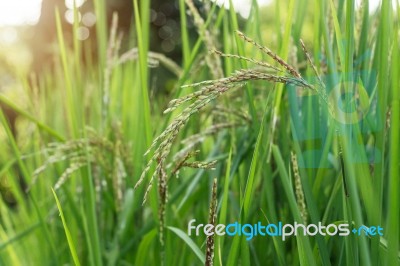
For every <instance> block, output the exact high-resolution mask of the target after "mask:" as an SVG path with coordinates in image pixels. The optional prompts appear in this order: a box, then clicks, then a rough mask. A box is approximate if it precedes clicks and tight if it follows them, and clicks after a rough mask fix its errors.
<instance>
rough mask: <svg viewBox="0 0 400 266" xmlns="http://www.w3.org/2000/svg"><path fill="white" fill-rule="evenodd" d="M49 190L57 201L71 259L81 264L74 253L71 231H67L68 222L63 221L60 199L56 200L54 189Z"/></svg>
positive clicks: (76, 263)
mask: <svg viewBox="0 0 400 266" xmlns="http://www.w3.org/2000/svg"><path fill="white" fill-rule="evenodd" d="M51 191H52V192H53V195H54V198H55V200H56V203H57V208H58V211H59V212H60V216H61V221H62V223H63V227H64V231H65V236H66V237H67V241H68V246H69V250H70V251H71V255H72V259H73V260H74V263H75V265H81V264H80V262H79V258H78V254H77V253H76V247H75V243H74V241H73V239H72V236H71V233H70V232H69V229H68V224H67V222H66V221H65V217H64V213H63V210H62V208H61V204H60V201H59V200H58V197H57V194H56V192H55V191H54V189H51Z"/></svg>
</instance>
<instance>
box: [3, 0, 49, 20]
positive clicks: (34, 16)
mask: <svg viewBox="0 0 400 266" xmlns="http://www.w3.org/2000/svg"><path fill="white" fill-rule="evenodd" d="M41 2H42V0H12V1H7V0H0V26H15V25H22V24H35V23H36V22H37V21H38V20H39V16H40V7H41Z"/></svg>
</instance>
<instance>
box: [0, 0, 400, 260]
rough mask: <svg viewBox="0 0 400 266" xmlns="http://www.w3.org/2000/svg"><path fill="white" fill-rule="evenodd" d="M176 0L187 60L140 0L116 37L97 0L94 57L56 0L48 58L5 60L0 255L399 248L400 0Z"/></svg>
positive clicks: (279, 255)
mask: <svg viewBox="0 0 400 266" xmlns="http://www.w3.org/2000/svg"><path fill="white" fill-rule="evenodd" d="M176 2H177V3H176V4H177V5H178V6H179V11H180V14H179V16H180V21H179V27H180V42H181V44H180V49H181V51H180V53H181V55H182V60H181V62H176V61H174V60H173V59H171V58H169V57H168V56H167V55H166V54H162V53H158V52H154V51H151V50H150V48H149V47H150V40H151V38H150V35H151V32H150V31H151V29H150V25H149V20H150V4H151V2H150V1H149V0H142V1H138V0H133V9H134V10H133V12H134V23H133V27H132V29H131V33H130V34H131V36H129V43H128V44H126V45H127V46H128V48H127V49H122V48H121V46H123V45H121V40H122V39H121V38H120V35H119V34H118V32H119V31H118V28H117V27H116V25H117V23H116V20H117V19H118V18H117V16H114V18H113V20H114V23H111V25H109V26H107V23H106V21H107V20H106V13H105V12H106V3H105V1H102V0H94V7H95V14H96V18H97V23H96V35H97V38H96V40H94V41H95V42H96V43H95V45H96V48H97V49H96V50H97V52H96V56H95V57H94V58H90V54H91V53H89V52H88V51H87V50H88V49H87V47H85V46H84V45H83V44H82V42H81V41H79V40H78V38H75V39H73V43H72V45H68V43H67V42H66V36H65V35H64V31H63V28H62V27H63V26H62V23H61V20H62V17H61V15H60V14H59V12H57V11H56V12H57V13H56V21H55V23H54V27H56V29H57V33H58V35H57V46H56V47H57V52H56V55H55V59H56V61H55V62H56V63H55V65H54V67H52V68H51V69H48V70H46V71H44V72H42V73H41V74H40V75H37V76H36V77H35V78H34V82H32V76H27V75H21V74H20V73H19V71H18V70H15V73H13V75H14V76H15V80H16V84H17V85H16V86H18V87H20V88H21V90H20V92H19V93H18V96H17V97H15V96H14V97H11V96H9V95H7V94H5V93H1V94H0V103H1V106H2V109H0V123H1V126H0V139H1V143H2V149H1V151H0V184H1V186H0V189H1V190H0V192H1V195H2V197H1V198H0V265H202V264H205V265H399V264H400V247H399V244H400V226H399V222H400V217H399V215H400V196H399V189H400V177H399V176H400V165H399V158H400V146H399V145H400V143H399V137H400V124H399V121H400V117H399V116H400V110H399V108H400V101H399V100H400V62H399V58H400V56H399V51H400V49H399V48H400V44H399V37H400V30H399V26H400V21H399V13H398V12H399V8H398V7H399V6H400V2H399V1H393V4H392V3H391V1H385V0H383V1H382V2H381V4H380V5H379V7H378V8H377V9H371V8H370V6H369V4H368V1H360V2H361V4H359V2H358V1H354V0H348V1H344V0H324V1H308V0H284V1H274V2H272V3H270V4H269V5H266V6H259V5H258V3H257V1H255V0H253V1H251V6H250V13H249V16H248V18H246V19H245V18H243V17H241V16H240V14H238V13H237V12H236V11H237V10H235V8H234V5H233V3H231V4H230V5H229V7H226V8H224V7H220V6H218V5H217V4H215V3H214V2H209V1H202V8H199V5H198V4H197V3H193V1H192V0H177V1H176ZM74 12H75V16H77V14H78V13H77V12H78V10H77V9H74ZM190 25H191V26H190ZM72 28H73V33H74V36H75V34H76V33H77V32H78V30H79V21H78V20H75V22H74V24H73V25H72ZM193 31H196V35H195V38H193V37H191V36H193ZM82 58H87V61H88V62H92V63H87V62H86V63H84V62H83V59H82ZM165 72H168V73H169V75H170V76H172V78H171V79H170V81H168V84H167V83H165V84H164V83H162V82H154V80H155V79H157V77H159V76H160V75H162V73H165ZM1 75H2V72H0V76H1ZM171 84H172V85H171ZM168 86H169V87H168ZM3 106H4V107H3ZM6 109H7V110H12V111H13V112H14V113H16V114H17V115H18V118H17V119H18V120H17V124H16V128H17V129H16V130H17V133H16V132H15V129H13V128H12V126H11V125H10V123H8V120H9V117H8V116H7V114H6V111H5V110H6ZM193 219H195V221H193ZM235 223H236V226H238V227H237V228H238V230H237V232H235V233H232V234H230V232H233V231H230V232H229V230H228V227H227V228H226V229H227V231H224V232H225V234H224V235H222V234H217V231H218V226H217V224H222V225H228V224H235ZM199 224H203V227H199V229H198V230H197V229H195V228H197V226H198V225H199ZM205 224H211V225H214V227H212V229H210V230H208V229H206V227H204V225H205ZM239 224H240V225H247V226H246V229H243V230H244V231H241V229H239ZM295 224H297V225H299V224H301V225H303V226H304V227H301V226H299V227H301V228H300V229H299V231H298V233H297V234H296V235H294V232H292V233H291V234H289V232H288V231H287V232H286V233H288V234H287V236H286V237H282V233H285V230H286V229H288V230H289V229H291V227H285V225H295ZM343 224H347V226H348V227H346V230H344V229H343V228H344V227H341V225H343ZM255 225H257V226H255ZM261 225H264V226H268V225H271V226H270V227H268V228H270V229H268V228H267V229H265V227H261ZM279 225H283V228H280V229H278V227H279ZM310 225H311V227H310V228H313V225H316V226H319V227H321V226H328V225H330V226H329V227H330V228H333V231H332V230H330V231H329V228H328V231H324V232H325V233H322V234H321V233H320V231H319V232H318V233H317V232H316V233H315V234H313V233H312V232H311V231H313V230H311V231H309V230H308V228H309V226H310ZM191 226H194V227H191ZM215 226H217V227H215ZM209 228H211V227H209ZM221 228H222V226H221ZM231 228H232V227H231ZM262 228H264V229H262ZM302 228H303V229H302ZM304 228H307V230H308V233H307V232H306V229H304ZM315 228H317V227H315ZM337 228H339V229H338V230H339V231H338V230H336V229H337ZM273 229H276V230H278V231H281V232H280V234H279V232H278V231H276V230H273ZM341 229H343V230H341ZM347 229H348V230H347ZM196 230H197V231H198V233H197V232H196ZM207 230H208V231H207ZM235 230H236V229H235ZM262 230H264V234H263V233H262ZM265 230H266V231H265ZM268 230H269V231H268ZM282 230H283V231H282ZM316 230H319V229H316ZM324 230H325V229H324ZM353 230H355V231H354V232H353ZM206 231H207V232H213V234H210V235H209V236H207V234H206V233H207V232H206ZM239 231H241V233H239ZM221 232H222V231H221ZM340 232H342V233H344V235H340V234H339V233H340ZM345 233H346V234H345Z"/></svg>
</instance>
